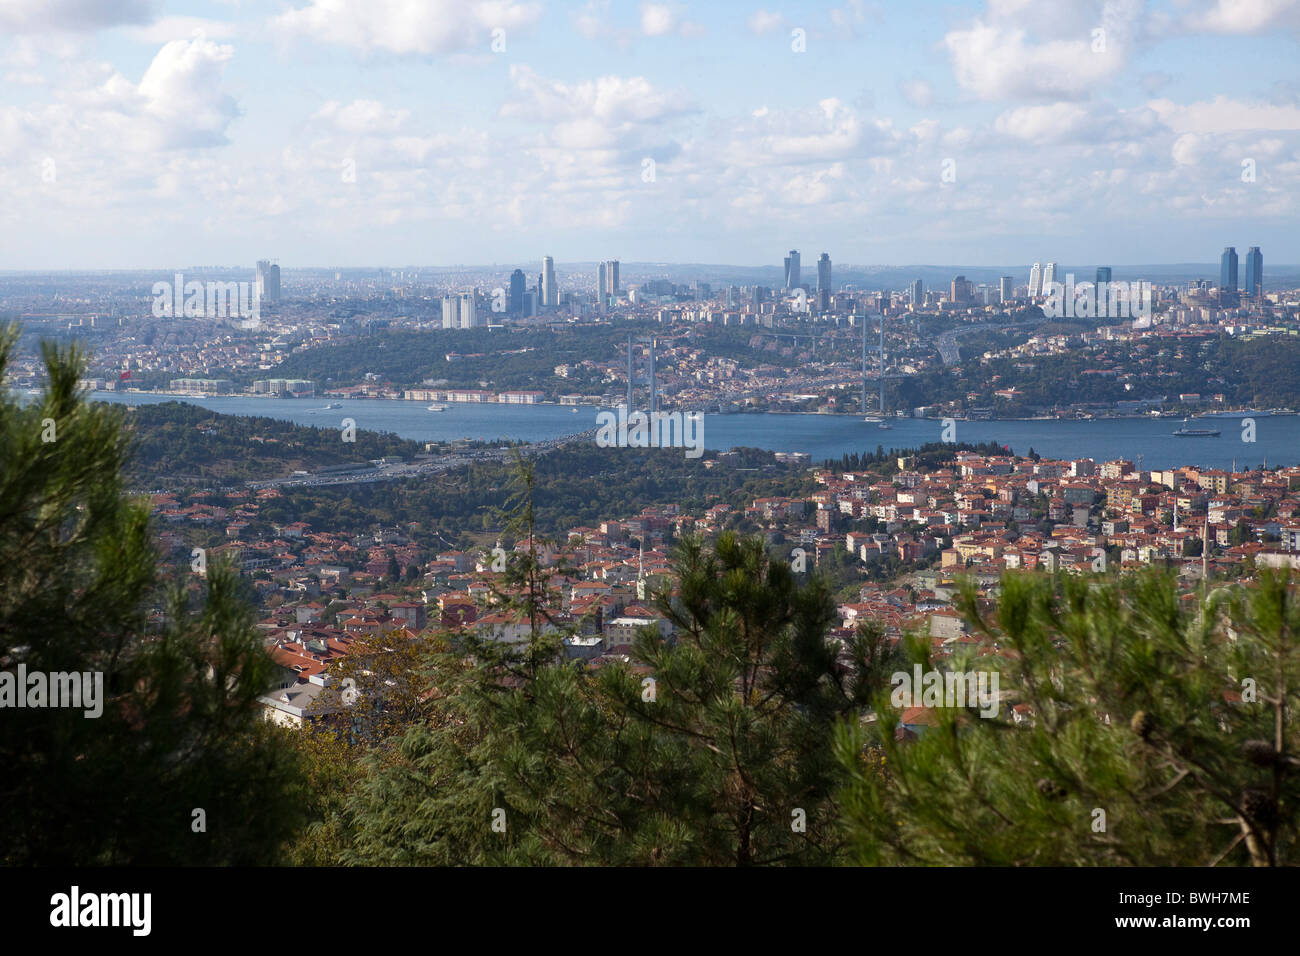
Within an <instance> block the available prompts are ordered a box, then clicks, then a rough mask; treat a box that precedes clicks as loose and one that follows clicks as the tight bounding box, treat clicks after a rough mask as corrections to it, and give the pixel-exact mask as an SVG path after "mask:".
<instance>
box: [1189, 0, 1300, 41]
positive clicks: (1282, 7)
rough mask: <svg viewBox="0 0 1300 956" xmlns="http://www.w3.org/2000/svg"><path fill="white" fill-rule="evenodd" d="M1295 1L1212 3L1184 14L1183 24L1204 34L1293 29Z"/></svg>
mask: <svg viewBox="0 0 1300 956" xmlns="http://www.w3.org/2000/svg"><path fill="white" fill-rule="evenodd" d="M1298 13H1300V2H1297V0H1215V2H1214V3H1213V4H1211V5H1209V6H1207V7H1203V8H1201V9H1198V10H1195V11H1193V12H1191V13H1189V14H1188V15H1187V17H1186V18H1185V20H1184V25H1185V26H1186V27H1187V28H1188V29H1191V30H1197V31H1203V32H1206V33H1242V34H1247V33H1262V32H1264V31H1266V30H1272V29H1276V28H1277V27H1281V26H1289V27H1292V28H1295V27H1296V26H1297V22H1298V20H1300V18H1298V16H1297V14H1298Z"/></svg>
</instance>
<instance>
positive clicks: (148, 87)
mask: <svg viewBox="0 0 1300 956" xmlns="http://www.w3.org/2000/svg"><path fill="white" fill-rule="evenodd" d="M1298 39H1300V0H1166V2H1151V3H1146V2H1141V0H1107V2H1093V0H984V2H929V0H913V2H908V3H899V2H889V0H881V2H878V3H872V2H867V0H834V2H831V3H773V2H771V0H763V2H760V3H751V2H738V0H715V2H710V3H684V2H635V0H630V2H616V0H591V2H582V0H575V2H571V3H559V2H554V0H519V2H516V0H265V2H263V0H193V2H182V0H178V2H163V0H0V51H2V52H3V57H0V73H2V74H3V86H2V87H0V197H3V202H0V270H8V269H37V270H57V269H136V268H141V269H146V268H165V267H181V266H187V265H190V266H197V265H230V264H241V263H250V264H251V263H252V262H253V261H254V260H256V259H262V258H272V259H275V260H277V261H278V262H279V263H280V264H281V266H282V267H284V268H290V269H292V268H294V267H308V266H312V267H332V266H381V265H384V266H420V265H456V264H476V265H477V264H482V265H488V264H493V263H509V262H525V261H534V260H540V258H541V257H542V256H543V255H551V256H554V257H555V259H556V260H557V262H564V261H578V260H582V261H591V260H594V259H599V258H619V259H622V260H625V261H664V262H679V263H688V262H709V263H730V264H736V265H755V266H757V265H779V264H780V263H781V260H782V257H783V256H784V254H785V252H786V250H788V249H792V248H797V249H800V250H801V251H802V253H803V259H804V261H805V262H809V263H811V262H813V261H815V259H816V256H817V254H819V253H820V252H822V251H826V252H829V253H830V255H831V257H832V259H833V260H834V261H835V262H836V263H843V264H845V265H876V264H879V265H905V264H913V263H918V264H919V263H927V264H954V265H971V266H996V265H1004V264H1013V263H1023V262H1032V261H1035V260H1042V261H1044V262H1046V261H1048V260H1056V261H1062V262H1109V263H1112V264H1114V265H1124V264H1147V263H1173V262H1207V263H1208V262H1215V261H1217V259H1218V256H1219V253H1220V252H1221V251H1222V249H1223V247H1224V246H1227V245H1234V246H1236V247H1237V248H1238V252H1239V254H1240V255H1243V256H1244V254H1245V248H1246V247H1248V246H1260V247H1261V248H1262V250H1263V253H1264V259H1265V265H1266V267H1267V265H1268V264H1269V263H1270V262H1273V263H1300V230H1297V228H1296V223H1297V219H1298V218H1300V217H1298V215H1297V214H1298V213H1300V202H1298V200H1297V191H1298V190H1300V69H1298V68H1297V63H1300V56H1298V55H1297V40H1298Z"/></svg>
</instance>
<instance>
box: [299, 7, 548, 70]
mask: <svg viewBox="0 0 1300 956" xmlns="http://www.w3.org/2000/svg"><path fill="white" fill-rule="evenodd" d="M541 13H542V7H541V4H540V3H536V2H513V0H419V2H409V0H311V3H310V5H309V6H306V7H299V8H297V9H293V10H290V11H288V12H287V13H284V14H281V15H280V16H278V17H276V18H275V21H274V23H275V26H276V28H277V29H279V30H281V31H282V32H284V33H285V34H287V35H290V36H302V37H306V38H308V39H311V40H315V41H317V42H319V43H329V44H334V45H337V46H346V47H352V48H353V49H356V50H358V51H361V52H364V53H369V52H372V51H376V50H378V51H385V52H388V53H397V54H411V55H419V56H431V55H437V54H445V53H454V52H459V51H463V50H470V49H476V48H481V49H483V50H487V49H488V48H489V44H490V43H491V34H492V31H493V30H494V29H497V28H501V29H504V30H506V31H507V33H508V32H509V31H510V30H515V29H525V28H528V27H530V26H532V25H533V24H535V23H536V22H537V21H538V20H539V19H540V18H541Z"/></svg>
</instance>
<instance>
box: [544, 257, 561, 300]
mask: <svg viewBox="0 0 1300 956" xmlns="http://www.w3.org/2000/svg"><path fill="white" fill-rule="evenodd" d="M559 304H560V290H559V289H557V288H556V287H555V260H554V259H552V258H551V257H550V256H543V257H542V305H546V306H556V305H559Z"/></svg>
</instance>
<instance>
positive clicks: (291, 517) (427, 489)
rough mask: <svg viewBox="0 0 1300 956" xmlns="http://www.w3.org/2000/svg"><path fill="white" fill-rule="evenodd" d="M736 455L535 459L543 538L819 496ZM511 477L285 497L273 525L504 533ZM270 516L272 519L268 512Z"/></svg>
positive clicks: (458, 474) (801, 479)
mask: <svg viewBox="0 0 1300 956" xmlns="http://www.w3.org/2000/svg"><path fill="white" fill-rule="evenodd" d="M359 435H360V433H358V436H359ZM737 451H738V452H739V453H738V455H737V456H736V457H735V458H731V459H728V460H725V461H719V462H718V464H717V465H715V467H713V468H708V469H706V468H705V467H704V466H703V465H702V463H701V459H691V458H686V457H684V456H683V455H682V454H681V450H680V449H673V448H600V447H598V446H597V445H596V444H595V443H594V442H591V443H586V442H581V443H575V444H572V445H567V446H565V447H563V448H558V449H555V450H553V451H550V452H548V453H547V454H545V455H540V456H537V457H536V458H533V459H530V460H531V461H532V463H533V467H534V469H535V485H534V489H533V506H534V509H535V520H536V525H537V528H538V529H539V530H540V531H542V532H543V533H546V534H557V533H560V532H563V531H567V530H568V529H569V528H573V527H577V526H580V525H591V524H595V523H596V522H598V521H600V520H603V519H605V518H608V517H609V516H610V515H631V514H639V513H640V512H641V509H643V508H645V507H647V506H648V505H655V504H668V503H673V504H679V505H681V507H682V509H683V510H684V511H689V512H695V513H699V512H702V511H704V509H706V508H708V507H709V506H711V505H714V504H717V503H719V502H726V503H729V504H731V505H732V507H733V508H743V507H745V506H747V505H749V504H751V503H752V502H753V500H754V498H756V497H765V496H777V495H794V494H807V493H810V492H811V490H812V489H813V488H814V487H815V486H814V484H813V482H812V479H811V478H809V477H808V476H807V474H806V472H803V471H801V470H797V469H796V468H794V467H792V466H789V465H785V464H781V463H778V462H777V461H776V459H775V457H774V455H773V454H772V453H771V452H767V451H761V450H758V449H738V450H737ZM514 472H515V466H514V465H513V463H511V462H509V461H504V462H492V461H483V462H475V463H473V464H470V465H466V466H464V467H461V468H456V469H454V470H452V471H449V472H447V473H445V474H442V475H438V476H433V477H428V478H420V479H411V480H400V481H377V482H371V483H366V484H349V485H342V486H338V487H328V486H320V487H314V488H285V489H283V491H284V497H283V498H281V499H279V500H278V501H276V502H275V506H276V507H275V510H274V515H275V520H277V521H285V522H288V521H305V522H308V523H309V524H311V525H312V526H313V527H316V528H325V527H329V528H333V529H336V530H340V531H353V530H357V531H360V530H365V529H367V528H371V527H374V526H375V525H376V524H378V525H384V526H390V525H393V524H404V523H405V522H408V521H416V522H419V524H420V525H421V527H423V528H427V529H433V530H437V531H441V532H443V533H449V534H452V535H457V534H460V533H462V532H464V531H465V530H466V529H467V528H470V527H474V526H475V525H476V524H478V525H480V526H481V527H482V528H492V527H500V517H499V516H500V511H501V509H502V508H505V507H507V505H508V502H509V499H510V495H511V491H512V488H513V483H514V481H515V476H514ZM264 514H266V515H268V516H269V514H270V512H267V511H265V509H264Z"/></svg>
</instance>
